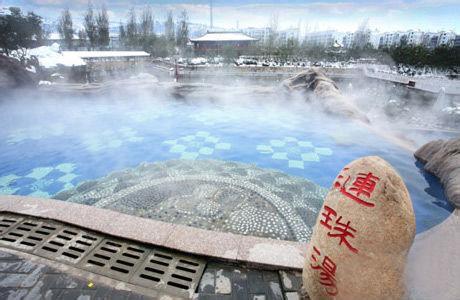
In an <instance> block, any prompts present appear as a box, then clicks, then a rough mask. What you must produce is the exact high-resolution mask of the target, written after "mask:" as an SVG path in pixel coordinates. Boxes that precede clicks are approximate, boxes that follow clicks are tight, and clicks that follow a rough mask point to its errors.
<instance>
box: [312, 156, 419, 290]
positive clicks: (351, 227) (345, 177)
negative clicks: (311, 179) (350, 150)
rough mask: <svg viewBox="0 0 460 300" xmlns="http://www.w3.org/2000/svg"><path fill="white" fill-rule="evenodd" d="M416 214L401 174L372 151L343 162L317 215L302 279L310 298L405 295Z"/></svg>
mask: <svg viewBox="0 0 460 300" xmlns="http://www.w3.org/2000/svg"><path fill="white" fill-rule="evenodd" d="M414 237H415V217H414V211H413V208H412V202H411V200H410V197H409V192H408V191H407V188H406V186H405V185H404V182H403V180H402V179H401V177H400V176H399V175H398V174H397V173H396V171H395V170H394V169H393V168H392V167H391V166H390V165H389V164H388V163H387V162H386V161H384V160H383V159H381V158H379V157H376V156H370V157H364V158H360V159H358V160H355V161H353V162H352V163H350V164H348V165H347V166H345V168H344V169H343V170H342V171H341V172H340V174H339V175H338V176H337V178H336V180H335V182H334V184H333V186H332V188H331V190H330V191H329V193H328V195H327V197H326V200H325V201H324V204H323V207H322V209H321V211H320V214H319V216H318V219H317V220H316V225H315V229H314V231H313V235H312V238H311V241H310V244H309V245H308V249H307V256H306V260H305V265H304V271H303V283H304V288H305V289H306V291H307V293H308V295H309V296H310V298H311V299H403V298H405V297H406V296H407V293H406V288H405V276H404V273H405V267H406V258H407V254H408V252H409V249H410V247H411V245H412V243H413V240H414Z"/></svg>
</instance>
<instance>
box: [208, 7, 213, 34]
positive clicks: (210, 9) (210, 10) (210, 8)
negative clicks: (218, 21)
mask: <svg viewBox="0 0 460 300" xmlns="http://www.w3.org/2000/svg"><path fill="white" fill-rule="evenodd" d="M210 1H211V5H210V6H209V12H210V19H211V24H210V25H211V29H212V27H213V24H212V0H210Z"/></svg>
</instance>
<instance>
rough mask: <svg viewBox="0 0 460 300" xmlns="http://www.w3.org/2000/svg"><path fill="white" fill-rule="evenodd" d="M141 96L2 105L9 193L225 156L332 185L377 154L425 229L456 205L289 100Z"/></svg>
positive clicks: (425, 180) (386, 152)
mask: <svg viewBox="0 0 460 300" xmlns="http://www.w3.org/2000/svg"><path fill="white" fill-rule="evenodd" d="M260 100H261V99H259V100H258V101H254V103H251V104H249V103H241V102H239V103H232V104H225V103H221V104H216V103H208V102H204V101H202V102H200V103H198V104H196V103H187V102H186V103H184V102H177V101H160V100H150V101H148V100H145V99H143V100H136V99H123V97H120V99H116V100H113V99H91V98H89V99H88V98H78V97H74V98H71V99H50V98H40V97H38V98H37V99H25V100H24V99H23V100H20V101H18V100H13V99H5V100H3V101H1V102H0V194H15V195H30V196H38V197H45V198H47V197H53V195H55V194H56V193H58V192H60V191H63V190H67V189H70V188H73V187H75V186H77V185H78V184H79V183H80V182H82V181H85V180H89V179H96V178H99V177H103V176H105V175H107V174H109V173H110V172H113V171H116V170H121V169H125V168H133V167H136V166H137V165H139V164H140V163H142V162H157V161H166V160H171V159H187V160H200V159H215V160H224V161H238V162H243V163H250V164H255V165H257V166H258V167H261V168H270V169H275V170H278V171H282V172H284V173H287V174H289V175H293V176H300V177H303V178H306V179H308V180H311V181H313V182H315V183H316V184H319V185H321V186H323V187H326V188H329V187H330V185H331V184H332V181H333V179H334V178H335V176H336V175H337V173H338V172H339V171H340V170H341V169H342V167H343V166H344V165H345V164H347V163H349V162H350V161H352V160H354V159H356V158H358V157H362V156H367V155H378V156H381V157H383V158H384V159H386V160H387V161H389V162H390V163H391V164H392V165H393V166H394V167H395V168H396V169H397V170H398V172H399V173H400V174H401V176H402V177H403V179H404V180H405V182H406V184H407V187H408V189H409V191H410V194H411V197H412V201H413V204H414V209H415V213H416V221H417V232H422V231H424V230H427V229H429V228H431V227H432V226H434V225H436V224H439V223H440V222H442V221H443V220H444V219H445V218H446V217H447V216H448V215H449V214H450V213H451V211H452V210H453V208H452V207H451V206H450V205H449V203H448V202H447V201H446V199H445V198H444V196H443V193H442V189H441V187H440V185H439V182H438V181H437V180H436V179H435V178H433V177H432V176H430V175H429V174H425V173H424V172H423V171H421V170H420V168H419V166H417V165H416V161H415V159H414V158H413V155H412V153H409V152H408V151H406V150H404V149H402V148H399V147H398V146H395V145H393V144H391V143H389V142H387V141H385V140H383V139H382V138H381V137H379V136H376V135H374V134H372V133H370V132H369V131H368V130H367V129H365V128H364V127H362V126H359V125H358V124H357V123H353V122H349V121H345V120H334V119H328V118H324V116H316V114H315V113H312V112H311V111H308V110H305V111H302V110H300V109H298V107H295V108H293V107H289V106H286V105H283V104H279V105H277V104H264V102H261V101H260Z"/></svg>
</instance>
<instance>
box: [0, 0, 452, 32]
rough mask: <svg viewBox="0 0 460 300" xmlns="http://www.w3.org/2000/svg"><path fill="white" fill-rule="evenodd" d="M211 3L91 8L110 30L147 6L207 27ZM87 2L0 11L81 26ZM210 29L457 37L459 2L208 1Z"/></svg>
mask: <svg viewBox="0 0 460 300" xmlns="http://www.w3.org/2000/svg"><path fill="white" fill-rule="evenodd" d="M209 3H210V1H201V0H190V1H179V0H173V1H166V0H156V1H148V0H111V1H109V0H105V1H98V0H92V4H93V6H94V7H95V8H100V7H101V6H102V5H105V6H106V7H107V9H108V11H109V17H110V21H111V23H112V24H114V25H115V24H119V23H120V21H121V22H124V21H125V20H126V15H127V12H128V10H129V8H130V7H134V8H135V9H137V11H138V12H140V11H141V10H142V9H143V8H144V7H145V6H146V5H149V6H151V7H152V10H153V12H154V15H155V19H156V20H158V21H160V22H163V21H164V19H165V18H166V13H167V11H169V10H172V11H173V13H174V15H175V16H179V13H180V11H182V10H184V9H185V10H187V12H188V14H189V20H190V22H193V23H202V24H209ZM87 5H88V0H0V7H8V6H18V7H20V8H22V9H23V10H25V11H34V12H36V13H37V14H39V15H41V16H43V17H44V18H45V20H46V21H47V22H51V21H54V20H56V19H57V18H58V16H59V14H60V12H61V11H62V10H63V9H64V8H69V9H70V10H71V12H72V15H73V17H74V23H76V24H77V26H78V25H79V24H81V21H82V19H83V17H82V16H83V14H84V11H85V10H86V7H87ZM213 7H214V25H215V26H216V27H222V28H228V29H230V28H237V26H238V28H240V29H241V28H246V27H264V26H268V25H269V24H270V19H271V18H272V16H277V18H278V23H279V25H278V26H279V28H280V29H286V28H290V27H300V28H301V31H302V32H305V31H319V30H329V29H336V30H339V31H343V32H346V31H355V30H356V29H357V28H358V26H359V25H360V24H363V23H364V22H367V23H368V26H369V27H370V28H371V29H373V30H374V29H376V30H379V31H380V32H386V31H397V30H409V29H413V30H417V29H419V30H422V31H439V30H453V31H455V32H457V33H460V0H420V1H415V0H380V1H374V0H372V1H363V0H358V1H348V0H313V1H305V0H291V1H283V0H278V1H273V0H252V1H251V0H250V1H242V0H233V1H232V0H213Z"/></svg>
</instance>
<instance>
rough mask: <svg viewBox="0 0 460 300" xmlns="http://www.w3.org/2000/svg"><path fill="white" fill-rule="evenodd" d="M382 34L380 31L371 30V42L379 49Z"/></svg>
mask: <svg viewBox="0 0 460 300" xmlns="http://www.w3.org/2000/svg"><path fill="white" fill-rule="evenodd" d="M381 36H382V34H381V33H380V32H378V31H373V32H371V35H370V37H369V43H370V44H371V45H372V47H373V48H375V49H377V48H378V47H379V46H380V37H381Z"/></svg>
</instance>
